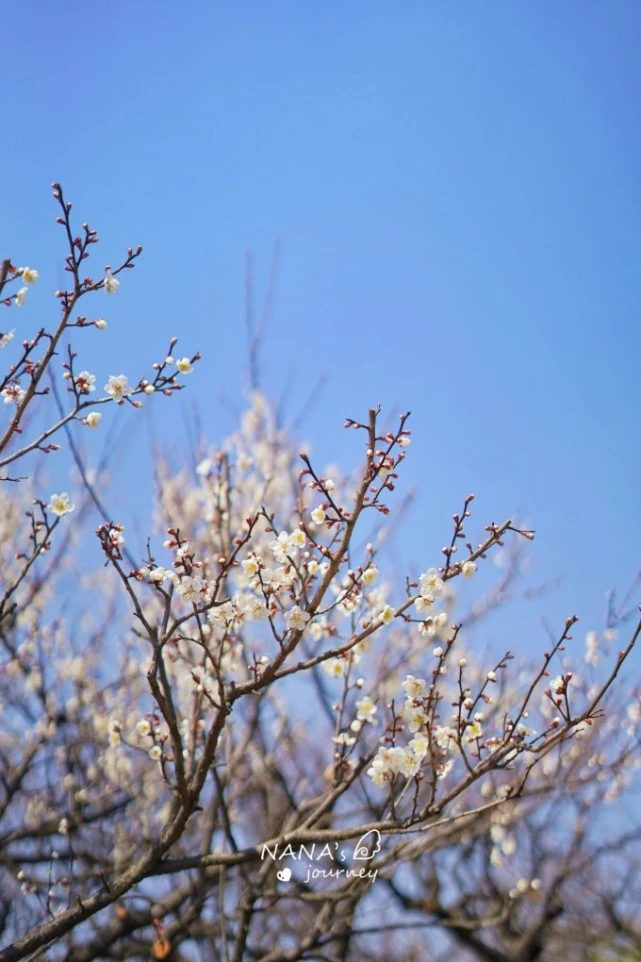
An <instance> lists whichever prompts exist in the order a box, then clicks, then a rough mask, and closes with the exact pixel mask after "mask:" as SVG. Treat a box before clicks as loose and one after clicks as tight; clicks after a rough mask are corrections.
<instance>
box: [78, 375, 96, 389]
mask: <svg viewBox="0 0 641 962" xmlns="http://www.w3.org/2000/svg"><path fill="white" fill-rule="evenodd" d="M76 387H77V388H78V391H79V392H80V394H91V392H92V391H95V390H96V375H95V374H90V373H89V371H81V372H80V374H78V376H77V377H76Z"/></svg>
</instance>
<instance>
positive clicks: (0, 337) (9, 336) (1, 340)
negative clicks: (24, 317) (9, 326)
mask: <svg viewBox="0 0 641 962" xmlns="http://www.w3.org/2000/svg"><path fill="white" fill-rule="evenodd" d="M14 334H15V330H14V331H7V333H6V334H0V351H1V350H2V348H3V347H6V346H7V344H9V343H11V341H12V340H13V335H14Z"/></svg>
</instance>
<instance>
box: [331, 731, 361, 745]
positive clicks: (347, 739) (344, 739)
mask: <svg viewBox="0 0 641 962" xmlns="http://www.w3.org/2000/svg"><path fill="white" fill-rule="evenodd" d="M332 741H333V742H334V743H335V744H336V745H353V744H354V742H355V741H356V739H355V738H354V737H353V736H352V735H350V734H349V733H348V732H339V734H338V735H336V736H335V737H334V738H332Z"/></svg>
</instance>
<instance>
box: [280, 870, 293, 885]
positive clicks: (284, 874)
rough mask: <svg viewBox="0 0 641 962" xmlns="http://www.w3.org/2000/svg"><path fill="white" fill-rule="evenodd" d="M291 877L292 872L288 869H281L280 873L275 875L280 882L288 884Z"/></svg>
mask: <svg viewBox="0 0 641 962" xmlns="http://www.w3.org/2000/svg"><path fill="white" fill-rule="evenodd" d="M291 877H292V870H291V869H290V868H282V869H281V870H280V872H277V873H276V878H277V879H278V880H279V881H281V882H289V880H290V878H291Z"/></svg>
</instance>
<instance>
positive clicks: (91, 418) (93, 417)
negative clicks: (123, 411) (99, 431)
mask: <svg viewBox="0 0 641 962" xmlns="http://www.w3.org/2000/svg"><path fill="white" fill-rule="evenodd" d="M101 420H102V414H101V413H100V411H90V412H89V414H88V415H87V417H86V418H85V424H86V425H87V427H90V428H94V429H95V428H97V427H98V425H99V424H100V421H101Z"/></svg>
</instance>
